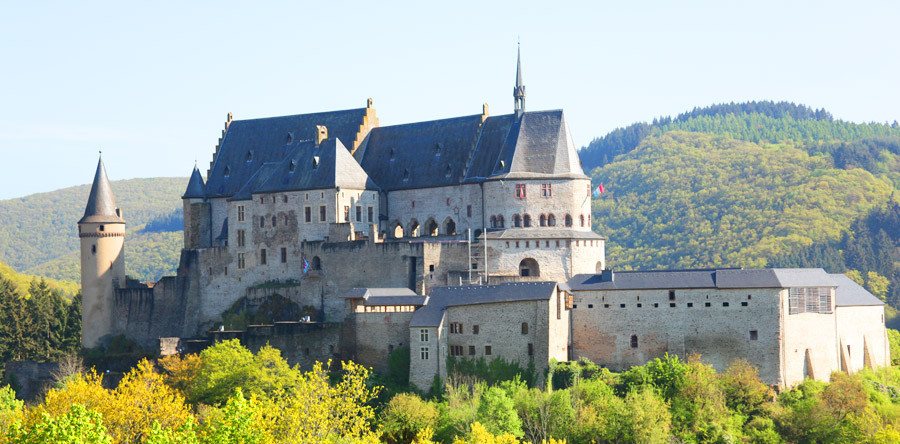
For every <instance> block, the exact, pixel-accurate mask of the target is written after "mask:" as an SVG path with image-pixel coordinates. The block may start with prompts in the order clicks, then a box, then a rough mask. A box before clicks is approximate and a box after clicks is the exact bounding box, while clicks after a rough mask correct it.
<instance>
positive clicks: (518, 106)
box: [513, 45, 525, 115]
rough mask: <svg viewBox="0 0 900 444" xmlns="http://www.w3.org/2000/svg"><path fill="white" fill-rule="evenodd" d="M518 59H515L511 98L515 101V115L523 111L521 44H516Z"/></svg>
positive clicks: (523, 92)
mask: <svg viewBox="0 0 900 444" xmlns="http://www.w3.org/2000/svg"><path fill="white" fill-rule="evenodd" d="M517 52H518V60H517V61H516V87H515V88H513V100H514V101H515V110H516V115H519V114H521V113H523V112H525V83H524V82H523V81H522V46H521V45H518V51H517Z"/></svg>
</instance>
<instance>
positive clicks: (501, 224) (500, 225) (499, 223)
mask: <svg viewBox="0 0 900 444" xmlns="http://www.w3.org/2000/svg"><path fill="white" fill-rule="evenodd" d="M504 226H506V222H505V221H504V220H503V215H502V214H501V215H499V216H497V228H503V227H504Z"/></svg>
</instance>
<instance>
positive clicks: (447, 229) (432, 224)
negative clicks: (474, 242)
mask: <svg viewBox="0 0 900 444" xmlns="http://www.w3.org/2000/svg"><path fill="white" fill-rule="evenodd" d="M391 230H392V234H393V235H394V238H397V239H399V238H402V237H419V236H437V235H439V234H445V235H450V236H452V235H455V234H456V221H454V220H453V218H452V217H447V218H446V219H444V224H443V227H441V226H439V225H438V223H437V221H435V220H434V219H433V218H429V219H428V220H427V221H425V227H424V230H423V227H420V226H419V221H417V220H415V219H412V220H410V221H409V224H407V225H406V228H405V229H404V227H403V224H401V223H400V222H394V224H393V225H392V227H391Z"/></svg>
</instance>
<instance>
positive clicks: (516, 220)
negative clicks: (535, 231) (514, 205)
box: [513, 214, 522, 228]
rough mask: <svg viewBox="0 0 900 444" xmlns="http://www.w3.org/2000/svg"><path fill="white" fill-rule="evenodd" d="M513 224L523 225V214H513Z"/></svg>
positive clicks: (515, 225) (517, 226)
mask: <svg viewBox="0 0 900 444" xmlns="http://www.w3.org/2000/svg"><path fill="white" fill-rule="evenodd" d="M513 226H514V227H516V228H519V227H521V226H522V216H519V215H518V214H514V215H513Z"/></svg>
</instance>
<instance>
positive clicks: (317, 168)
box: [253, 137, 378, 193]
mask: <svg viewBox="0 0 900 444" xmlns="http://www.w3.org/2000/svg"><path fill="white" fill-rule="evenodd" d="M336 187H341V188H350V189H357V190H374V189H377V188H378V187H377V186H376V185H375V182H373V181H372V180H371V179H369V176H368V175H367V174H366V172H365V171H363V169H362V167H360V166H359V164H358V163H356V160H355V159H354V158H353V156H352V155H350V151H348V150H347V148H346V147H345V146H344V144H342V143H341V141H340V140H338V139H336V138H331V137H330V138H328V139H326V140H324V141H322V143H321V144H320V145H319V146H316V145H315V143H314V142H308V143H304V144H302V145H301V146H299V147H297V148H295V149H294V150H293V151H292V152H291V153H290V154H289V155H288V156H287V157H285V158H284V159H283V160H282V161H281V162H279V163H277V164H276V165H275V166H274V168H273V169H272V172H271V174H270V175H269V176H268V177H267V178H266V179H265V180H264V181H262V182H261V183H260V185H259V186H258V187H255V188H254V190H253V192H254V193H267V192H275V191H297V190H313V189H321V188H336Z"/></svg>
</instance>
